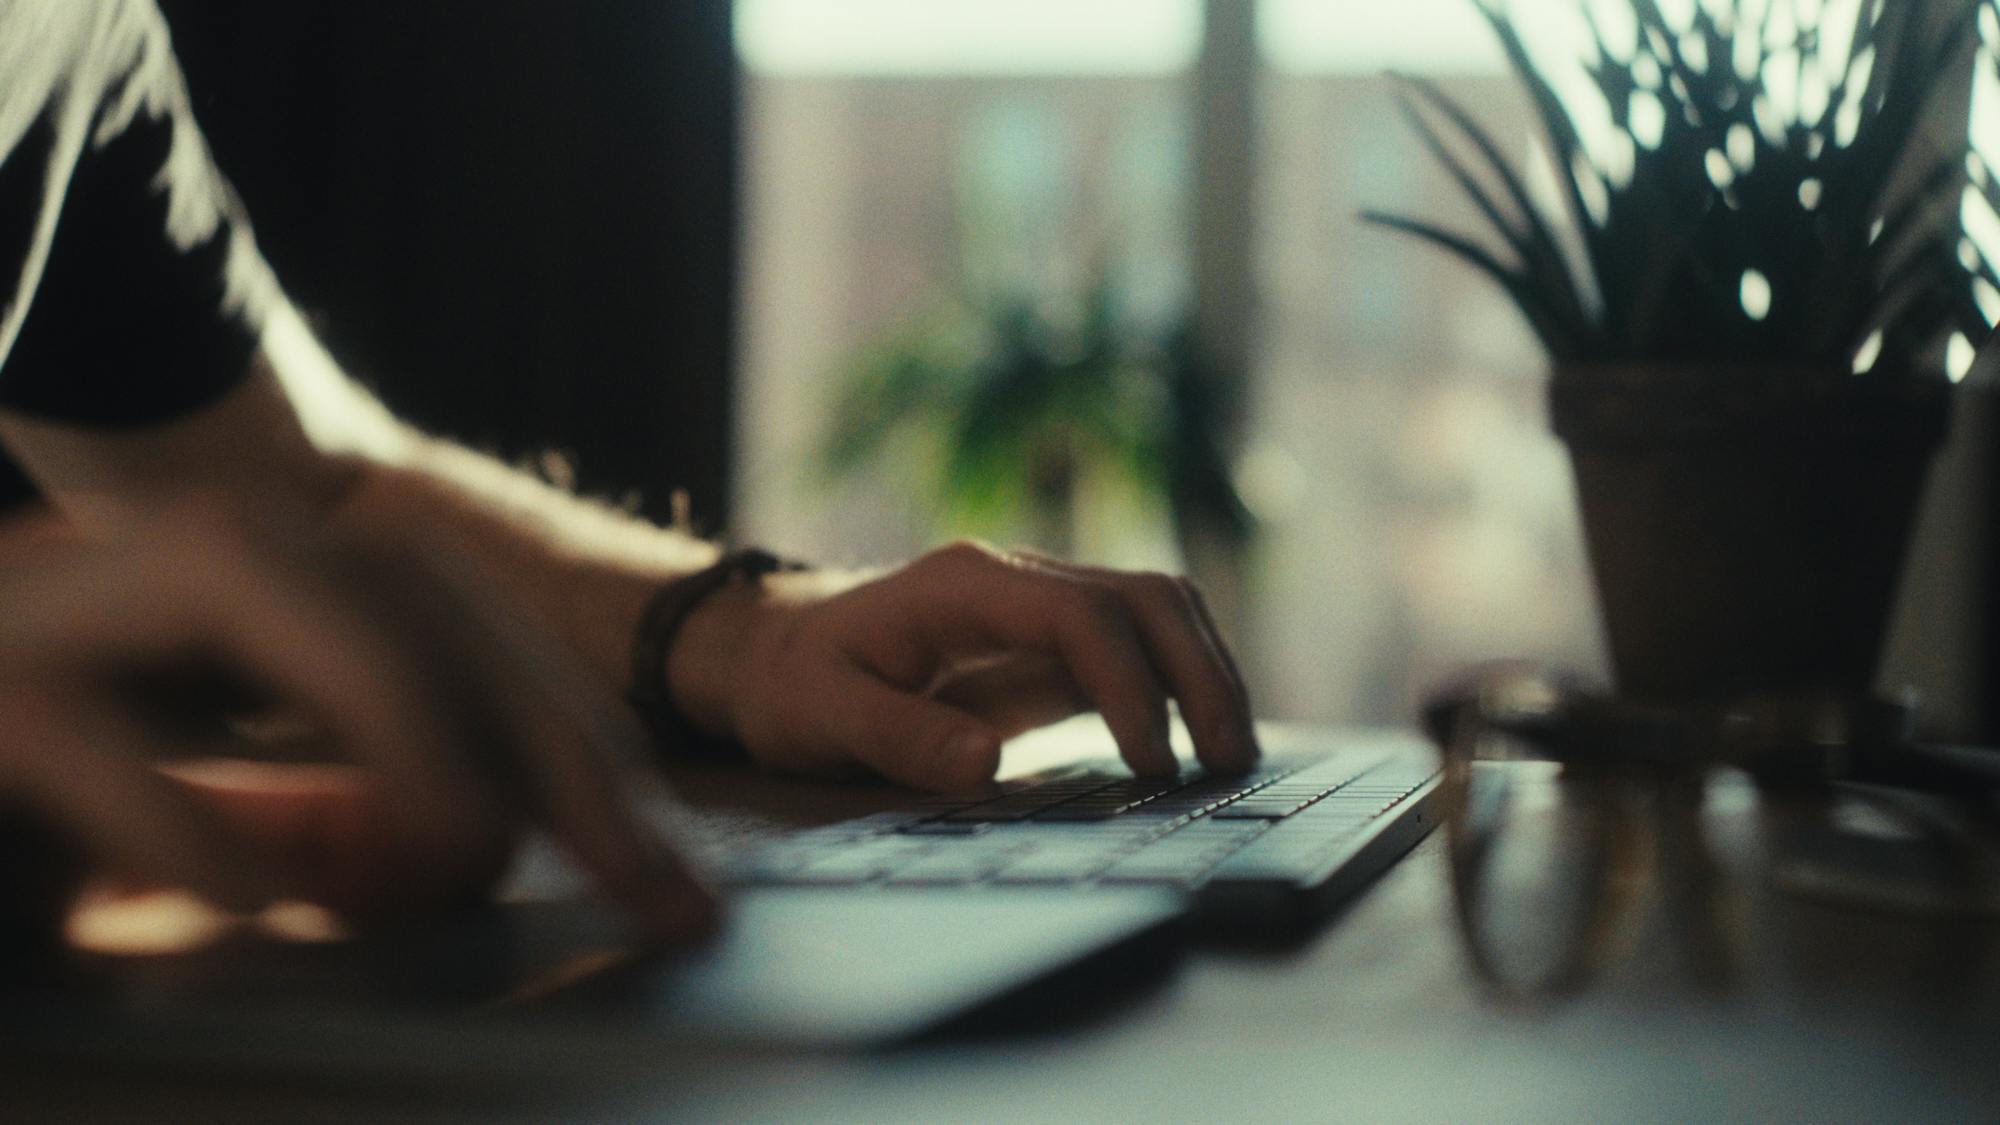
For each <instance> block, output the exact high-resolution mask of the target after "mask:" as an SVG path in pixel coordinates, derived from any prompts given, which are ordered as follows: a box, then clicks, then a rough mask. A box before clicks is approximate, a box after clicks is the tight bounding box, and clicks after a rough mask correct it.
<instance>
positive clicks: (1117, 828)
mask: <svg viewBox="0 0 2000 1125" xmlns="http://www.w3.org/2000/svg"><path fill="white" fill-rule="evenodd" d="M1435 772H1436V771H1435V769H1434V768H1433V767H1431V765H1430V764H1429V763H1428V762H1424V761H1418V760H1415V759H1413V758H1410V757H1408V756H1403V755H1399V756H1395V757H1390V758H1386V759H1385V758H1384V757H1383V756H1381V755H1379V754H1375V755H1354V754H1334V755H1332V756H1330V757H1325V758H1321V759H1319V760H1315V761H1305V762H1297V761H1295V762H1290V763H1274V764H1271V765H1267V766H1265V767H1263V768H1260V769H1258V770H1256V771H1254V772H1251V773H1248V774H1239V775H1233V776H1222V775H1207V774H1202V773H1198V772H1197V773H1193V774H1182V775H1181V776H1179V777H1175V778H1164V779H1144V778H1134V777H1132V776H1131V775H1130V774H1129V773H1126V772H1124V771H1123V770H1122V769H1119V768H1118V767H1116V766H1115V765H1107V766H1104V767H1091V766H1076V767H1070V768H1066V769H1062V770H1057V771H1052V772H1050V773H1046V774H1041V775H1037V776H1035V777H1031V778H1026V779H1023V780H1020V781H1016V782H1010V783H1005V784H1003V785H1002V786H1000V787H999V790H998V793H997V795H992V794H989V795H987V796H985V797H982V798H980V799H977V800H966V799H940V800H934V801H930V802H927V803H924V804H921V805H917V806H914V807H911V808H909V809H904V810H899V811H896V812H888V813H881V814H878V815H875V816H869V817H863V818H860V819H857V820H851V821H845V822H842V823H840V824H834V825H830V826H827V827H824V828H812V829H807V830H804V831H800V832H795V833H792V834H790V835H787V836H783V837H780V838H778V839H777V840H774V841H771V842H769V843H767V844H764V845H761V846H758V847H755V848H753V849H750V850H748V851H745V852H741V853H738V854H736V855H734V856H731V857H728V858H726V859H725V860H724V862H723V864H722V870H721V872H720V874H721V876H722V878H723V880H724V881H725V882H731V883H735V884H738V885H750V886H857V887H859V886H875V885H879V886H887V887H898V886H906V887H915V886H967V885H973V884H991V885H1003V886H1004V885H1012V886H1051V885H1054V886H1063V885H1084V884H1152V885H1166V886H1173V887H1179V888H1184V889H1188V890H1194V889H1198V888H1202V887H1205V886H1210V885H1213V884H1216V883H1226V882H1234V881H1250V882H1260V883H1262V882H1272V881H1279V882H1287V883H1297V884H1301V885H1310V884H1312V883H1313V882H1315V881H1319V880H1324V879H1326V878H1327V877H1329V876H1330V875H1331V874H1332V872H1333V871H1334V870H1335V869H1336V868H1337V867H1338V866H1339V863H1340V861H1341V860H1342V859H1343V858H1344V857H1345V856H1347V855H1348V854H1350V853H1351V852H1352V851H1353V850H1354V849H1355V847H1356V846H1357V845H1358V844H1359V843H1360V842H1361V841H1362V840H1364V839H1365V838H1366V837H1368V836H1369V835H1370V834H1371V830H1373V829H1376V828H1378V827H1380V826H1381V824H1382V822H1384V821H1385V820H1390V819H1394V818H1395V817H1396V816H1399V815H1400V814H1401V813H1402V812H1403V811H1405V808H1404V807H1405V806H1406V805H1407V804H1409V803H1411V802H1412V801H1413V799H1415V798H1419V797H1421V796H1425V795H1428V793H1429V791H1430V789H1432V788H1434V786H1432V785H1431V780H1432V778H1433V776H1434V775H1435Z"/></svg>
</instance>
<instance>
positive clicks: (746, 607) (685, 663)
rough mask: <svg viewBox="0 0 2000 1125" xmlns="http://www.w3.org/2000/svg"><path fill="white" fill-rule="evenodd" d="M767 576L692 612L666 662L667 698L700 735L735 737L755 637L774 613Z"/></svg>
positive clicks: (726, 589)
mask: <svg viewBox="0 0 2000 1125" xmlns="http://www.w3.org/2000/svg"><path fill="white" fill-rule="evenodd" d="M768 581H769V579H768V577H764V578H758V579H753V580H750V581H747V582H731V583H729V584H728V585H726V586H723V587H722V588H721V589H718V590H716V591H715V592H713V593H711V594H710V595H708V596H707V597H705V598H703V599H702V600H701V601H700V603H698V604H697V605H695V606H694V608H693V609H692V610H690V611H689V612H688V615H687V617H686V619H685V620H684V621H683V622H682V623H681V626H680V629H679V630H678V631H677V632H676V634H675V636H674V637H673V640H672V642H671V644H670V647H669V648H668V649H667V653H666V661H665V665H666V667H665V675H666V697H667V700H668V701H669V703H670V704H671V705H672V706H673V707H674V708H675V709H676V710H678V711H679V712H680V714H681V715H682V716H683V717H685V718H686V720H687V721H688V723H689V724H690V725H691V726H693V727H694V729H695V730H696V731H697V732H699V733H700V734H703V735H706V736H708V737H710V738H734V737H736V734H737V724H736V699H737V695H738V694H739V693H738V690H737V689H738V688H739V687H740V686H741V684H742V681H743V676H744V673H745V671H746V670H747V669H748V668H749V667H750V657H749V654H750V650H751V648H752V644H753V640H752V638H753V637H754V636H755V635H756V634H757V633H758V632H759V631H760V630H761V628H762V627H763V624H764V622H765V621H766V620H767V619H768V617H769V615H770V614H771V613H772V612H773V609H774V607H773V606H772V605H771V604H770V590H769V587H768V585H767V583H768Z"/></svg>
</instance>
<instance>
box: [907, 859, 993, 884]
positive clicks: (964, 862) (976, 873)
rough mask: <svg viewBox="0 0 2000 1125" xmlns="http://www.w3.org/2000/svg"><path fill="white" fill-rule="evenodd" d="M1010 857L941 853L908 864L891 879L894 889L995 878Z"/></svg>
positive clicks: (974, 881) (973, 881)
mask: <svg viewBox="0 0 2000 1125" xmlns="http://www.w3.org/2000/svg"><path fill="white" fill-rule="evenodd" d="M1006 860H1007V857H1006V855H1005V854H1003V853H999V852H990V851H989V852H984V853H978V852H975V853H971V854H965V853H952V852H938V853H934V854H931V855H927V856H924V857H923V858H921V859H918V860H917V861H915V862H913V863H908V864H905V865H904V866H903V867H901V868H900V869H898V870H897V871H896V872H895V873H894V874H892V875H890V876H889V884H890V885H891V886H954V885H958V884H962V883H976V882H978V881H979V880H981V879H984V878H985V877H986V876H988V875H991V874H992V873H993V872H994V871H995V870H996V869H998V868H999V867H1000V866H1001V865H1002V864H1003V863H1005V862H1006Z"/></svg>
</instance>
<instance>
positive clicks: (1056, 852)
mask: <svg viewBox="0 0 2000 1125" xmlns="http://www.w3.org/2000/svg"><path fill="white" fill-rule="evenodd" d="M1123 854H1124V851H1123V849H1119V850H1109V851H1107V850H1105V849H1102V848H1100V849H1096V850H1087V851H1086V850H1071V849H1046V850H1042V851H1036V852H1030V853H1029V854H1027V855H1024V856H1021V857H1020V858H1018V859H1015V860H1014V861H1013V862H1012V863H1009V864H1008V865H1007V866H1005V867H1003V868H1001V869H1000V871H999V873H998V874H996V875H995V876H994V877H993V878H994V881H995V882H998V883H1079V882H1082V881H1083V880H1085V879H1089V878H1091V877H1093V876H1095V875H1096V874H1097V873H1098V872H1100V871H1102V870H1104V869H1105V868H1107V867H1109V866H1111V864H1112V863H1114V862H1115V861H1117V859H1118V857H1119V856H1121V855H1123Z"/></svg>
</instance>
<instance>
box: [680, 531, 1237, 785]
mask: <svg viewBox="0 0 2000 1125" xmlns="http://www.w3.org/2000/svg"><path fill="white" fill-rule="evenodd" d="M826 581H827V579H825V578H824V576H819V575H798V576H780V577H778V578H776V579H773V580H771V581H769V582H768V583H767V584H766V585H765V586H764V587H763V588H762V589H761V590H759V589H755V588H745V589H744V590H741V591H736V592H735V596H734V597H733V598H732V597H729V596H723V597H717V598H714V599H711V600H710V601H709V602H707V603H704V606H703V608H702V609H701V610H699V611H697V613H696V615H695V616H694V617H692V618H690V620H689V622H688V625H687V627H686V632H685V633H684V634H683V637H684V640H683V643H681V644H679V645H677V646H676V649H675V655H674V658H673V665H672V667H671V671H670V680H671V683H672V687H673V691H674V693H675V697H676V699H677V701H679V702H680V703H681V705H682V707H683V708H684V710H686V712H687V713H688V714H689V715H691V716H693V717H694V718H695V719H696V721H697V722H700V723H702V724H703V725H706V726H708V727H710V728H711V731H712V732H713V733H717V734H728V735H732V736H734V737H735V738H737V739H738V740H739V741H741V742H742V743H743V744H744V746H745V747H746V748H747V749H748V750H749V751H750V752H751V754H752V755H753V756H754V757H756V758H757V759H758V760H759V761H761V762H763V763H764V764H766V765H770V766H775V767H779V768H784V769H791V770H801V771H807V772H826V771H829V770H837V769H840V768H843V767H848V766H853V765H860V766H862V767H865V768H868V769H872V770H874V771H876V772H879V773H881V774H883V775H885V776H887V777H889V778H891V779H894V780H897V781H901V782H904V783H906V784H909V785H915V786H918V787H922V788H927V789H937V790H947V791H948V790H954V789H964V788H969V787H972V786H976V785H979V784H981V783H983V782H986V781H988V780H990V779H991V778H992V777H993V775H994V772H995V770H996V769H997V767H998V764H999V757H1000V744H1001V743H1002V741H1004V740H1005V739H1006V738H1008V737H1011V736H1012V735H1014V734H1018V733H1020V732H1021V731H1023V730H1026V729H1029V728H1030V727H1033V726H1038V725H1041V724H1043V723H1047V722H1051V721H1054V720H1055V719H1059V718H1063V717H1066V716H1068V715H1071V714H1075V713H1077V712H1078V711H1081V710H1085V709H1090V708H1095V709H1096V710H1098V711H1099V712H1101V713H1102V714H1103V715H1104V718H1105V722H1106V724H1107V725H1108V726H1109V727H1110V728H1111V732H1112V734H1113V736H1114V737H1115V738H1116V739H1117V742H1118V748H1119V752H1120V754H1121V756H1122V757H1123V758H1124V760H1125V762H1126V764H1127V765H1129V766H1130V767H1131V768H1132V769H1133V770H1134V771H1135V772H1138V773H1141V774H1171V773H1172V772H1173V771H1174V769H1175V759H1174V754H1173V750H1172V748H1171V747H1170V746H1169V744H1168V741H1167V730H1168V726H1167V700H1168V698H1169V697H1170V696H1171V697H1172V698H1173V699H1174V700H1175V701H1177V702H1178V704H1179V706H1180V711H1181V715H1182V717H1183V718H1184V719H1185V720H1186V722H1187V725H1188V728H1189V731H1190V732H1191V733H1192V735H1193V737H1194V745H1195V752H1196V754H1197V756H1198V757H1199V758H1200V759H1201V761H1202V762H1203V763H1204V764H1205V765H1207V766H1208V767H1209V768H1211V769H1214V770H1218V771H1228V770H1240V769H1246V768H1248V767H1249V766H1251V765H1252V764H1254V763H1255V762H1256V760H1257V757H1258V750H1257V743H1256V736H1255V735H1254V733H1253V732H1252V730H1251V725H1250V707H1249V701H1248V698H1247V696H1246V694H1245V692H1244V689H1243V684H1242V680H1241V678H1240V676H1238V674H1237V672H1236V668H1235V665H1234V663H1233V662H1232V660H1231V659H1230V656H1229V653H1228V652H1227V650H1226V649H1225V647H1224V645H1223V643H1222V641H1221V639H1220V637H1219V636H1218V634H1217V632H1216V629H1215V626H1214V624H1213V622H1211V621H1210V620H1209V617H1208V614H1207V611H1206V610H1205V609H1204V608H1203V607H1202V604H1201V600H1200V598H1199V596H1198V595H1197V594H1196V593H1195V591H1194V589H1193V587H1192V586H1190V585H1189V584H1188V583H1187V582H1185V581H1184V580H1181V579H1176V578H1169V577H1166V576H1164V575H1149V574H1133V573H1126V572H1120V571H1112V570H1102V569H1097V568H1091V567H1081V566H1072V565H1068V564H1064V563H1059V562H1056V561H1054V560H1051V559H1047V558H1043V557H1040V556H1035V555H1027V554H1002V553H1000V552H996V551H993V550H990V549H988V548H985V547H980V546H975V545H970V544H960V545H957V546H952V547H946V548H944V549H942V550H939V551H935V552H932V553H931V554H928V555H925V556H924V557H922V558H920V559H918V560H917V561H915V562H913V563H911V564H910V565H908V566H906V567H903V568H902V569H900V570H897V571H894V572H892V573H889V574H887V575H884V576H882V577H879V578H876V579H874V580H873V581H869V582H866V583H863V584H860V585H855V586H852V587H851V588H847V589H844V590H841V591H839V592H829V591H828V590H827V589H826V588H825V586H824V585H823V584H824V583H825V582H826ZM732 637H735V638H740V640H739V641H738V643H735V644H731V643H730V638H732Z"/></svg>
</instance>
